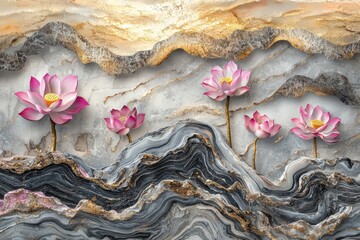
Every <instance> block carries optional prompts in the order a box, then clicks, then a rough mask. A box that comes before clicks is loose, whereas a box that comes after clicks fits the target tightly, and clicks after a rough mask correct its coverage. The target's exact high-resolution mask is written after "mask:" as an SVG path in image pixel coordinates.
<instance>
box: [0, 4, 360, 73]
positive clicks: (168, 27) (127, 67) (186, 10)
mask: <svg viewBox="0 0 360 240" xmlns="http://www.w3.org/2000/svg"><path fill="white" fill-rule="evenodd" d="M1 6H2V7H1V9H0V69H2V70H18V69H20V68H22V67H23V66H24V62H25V61H26V59H27V58H28V57H29V56H30V55H33V54H38V53H39V50H40V49H42V48H43V47H44V46H46V45H51V46H53V45H62V46H65V47H66V48H68V49H70V50H72V51H75V52H76V53H77V55H78V57H79V59H80V60H81V61H82V62H83V63H89V62H96V63H98V64H99V65H100V66H101V68H102V69H103V70H105V71H106V72H107V73H109V74H111V75H120V74H126V73H131V72H134V71H136V70H137V69H139V68H141V67H143V66H155V65H158V64H160V63H161V62H162V61H163V60H164V59H166V58H167V57H168V56H169V54H171V53H172V52H173V51H174V50H176V49H184V50H185V51H186V52H188V53H190V54H193V55H198V56H201V57H207V58H219V57H221V58H233V59H242V58H245V57H246V56H248V55H249V54H250V53H251V52H253V51H254V50H255V49H258V48H268V47H270V46H272V45H273V44H274V43H276V42H278V41H282V40H286V41H288V42H290V43H291V44H292V45H293V46H294V47H296V48H298V49H300V50H302V51H305V52H308V53H321V54H324V55H326V56H327V57H329V58H332V59H339V58H350V57H352V56H353V55H354V54H355V53H358V52H360V47H359V38H360V36H359V27H358V26H359V23H360V15H359V14H360V11H359V9H360V3H359V2H358V1H331V2H328V1H265V0H264V1H252V0H246V1H244V0H239V1H224V0H222V1H215V2H213V1H185V0H182V1H175V2H174V1H107V2H106V3H102V2H99V1H95V0H89V1H82V0H74V1H71V2H63V1H49V0H40V1H35V2H34V1H29V0H22V1H12V0H5V1H2V3H1ZM7 49H12V51H10V53H9V52H8V50H7Z"/></svg>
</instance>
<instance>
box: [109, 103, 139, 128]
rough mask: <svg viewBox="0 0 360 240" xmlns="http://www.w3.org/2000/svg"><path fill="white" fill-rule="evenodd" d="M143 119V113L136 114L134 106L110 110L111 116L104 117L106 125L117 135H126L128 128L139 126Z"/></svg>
mask: <svg viewBox="0 0 360 240" xmlns="http://www.w3.org/2000/svg"><path fill="white" fill-rule="evenodd" d="M144 119H145V114H143V113H140V114H137V110H136V108H134V109H133V110H130V109H129V108H128V106H125V105H124V106H123V107H122V108H121V110H116V109H113V110H111V118H104V120H105V123H106V125H107V127H108V128H109V129H110V130H111V131H113V132H116V133H117V134H119V135H126V134H128V133H129V131H130V129H132V128H138V127H140V126H141V125H142V124H143V122H144Z"/></svg>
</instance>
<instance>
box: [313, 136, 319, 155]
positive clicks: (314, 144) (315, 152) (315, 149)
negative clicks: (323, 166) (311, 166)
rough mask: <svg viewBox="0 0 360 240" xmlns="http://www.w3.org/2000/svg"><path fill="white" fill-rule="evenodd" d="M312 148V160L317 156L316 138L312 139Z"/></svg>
mask: <svg viewBox="0 0 360 240" xmlns="http://www.w3.org/2000/svg"><path fill="white" fill-rule="evenodd" d="M313 146H314V158H317V157H318V154H317V140H316V137H314V138H313Z"/></svg>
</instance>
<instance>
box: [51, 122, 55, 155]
mask: <svg viewBox="0 0 360 240" xmlns="http://www.w3.org/2000/svg"><path fill="white" fill-rule="evenodd" d="M50 125H51V152H55V151H56V127H55V122H54V121H53V120H52V119H51V118H50Z"/></svg>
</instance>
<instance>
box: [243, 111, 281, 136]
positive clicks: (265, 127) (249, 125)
mask: <svg viewBox="0 0 360 240" xmlns="http://www.w3.org/2000/svg"><path fill="white" fill-rule="evenodd" d="M244 125H245V128H246V129H247V130H248V131H249V132H252V133H254V134H255V136H256V137H258V138H268V137H272V136H274V135H275V134H276V133H278V132H279V130H280V128H281V126H280V124H275V123H274V120H270V119H269V118H268V117H267V116H266V115H260V113H259V112H258V111H256V112H255V113H254V114H253V117H252V118H250V117H249V116H247V115H245V116H244Z"/></svg>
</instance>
